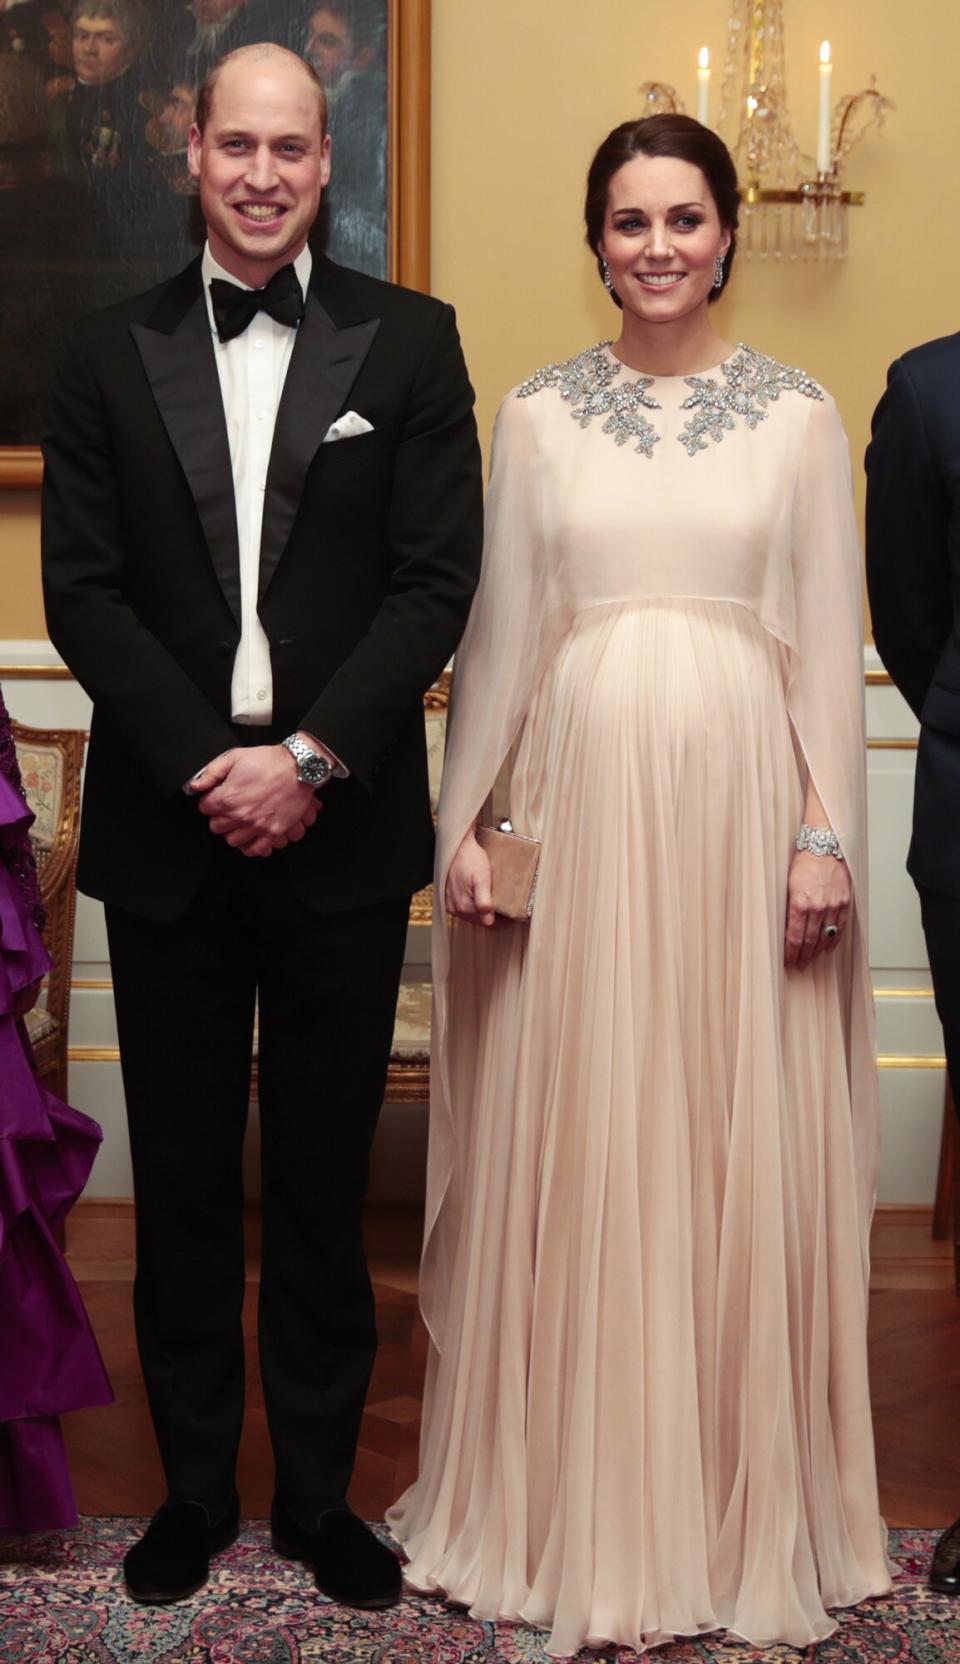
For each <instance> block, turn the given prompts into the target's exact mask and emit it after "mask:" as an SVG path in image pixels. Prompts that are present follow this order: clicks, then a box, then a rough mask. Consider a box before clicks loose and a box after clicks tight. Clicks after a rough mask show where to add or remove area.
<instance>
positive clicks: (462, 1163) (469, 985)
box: [388, 346, 890, 1657]
mask: <svg viewBox="0 0 960 1664" xmlns="http://www.w3.org/2000/svg"><path fill="white" fill-rule="evenodd" d="M620 440H623V441H624V442H622V443H621V442H619V441H620ZM488 528H489V529H488V537H487V546H486V554H485V562H484V573H483V578H482V581H481V587H480V590H479V592H478V596H477V599H476V602H475V606H474V610H473V613H472V615H471V621H470V626H469V629H468V633H467V636H466V637H465V641H464V646H463V648H462V649H461V654H460V657H459V660H458V665H457V672H456V676H455V689H454V701H453V713H452V717H451V722H450V728H449V737H448V752H447V765H446V773H445V778H444V790H443V797H442V803H441V814H440V838H439V852H438V865H437V894H438V896H439V897H442V895H443V884H444V878H445V874H446V871H447V868H448V866H449V862H450V859H451V857H452V855H453V853H454V852H455V850H456V848H457V846H458V844H459V842H460V840H461V838H462V836H463V834H464V832H465V830H466V829H467V827H468V825H469V824H471V823H472V822H473V821H474V819H475V818H476V817H477V815H478V813H479V812H480V811H481V808H482V806H483V805H484V802H485V800H486V799H487V797H488V794H489V793H490V791H491V789H492V786H493V782H494V778H495V776H496V775H497V774H498V771H500V772H501V774H502V773H503V770H502V767H501V765H503V763H504V761H505V760H507V759H509V775H510V810H511V813H512V818H513V822H514V825H515V826H516V828H517V830H519V831H522V832H525V833H529V834H532V835H534V836H537V837H539V838H540V839H542V857H541V870H540V876H539V882H538V890H537V897H536V904H535V908H534V912H533V917H532V920H531V923H530V925H529V927H525V926H523V925H509V926H506V927H504V928H502V929H499V930H497V931H496V932H491V933H487V932H484V931H481V930H479V929H477V928H475V927H470V926H467V925H459V924H458V925H456V926H454V927H452V928H451V927H450V926H449V924H448V923H447V922H445V921H443V920H442V919H441V920H439V921H438V925H437V930H436V941H435V948H436V958H435V980H436V989H437V993H436V1007H435V1036H434V1067H433V1076H434V1082H433V1101H432V1109H431V1149H430V1172H429V1193H428V1219H427V1231H428V1234H427V1242H426V1247H425V1253H424V1264H423V1281H422V1301H423V1310H424V1315H425V1318H426V1321H427V1325H428V1328H429V1331H430V1336H431V1349H430V1357H429V1366H428V1381H427V1394H426V1400H425V1405H424V1424H423V1434H422V1447H421V1465H420V1473H419V1477H418V1479H417V1481H416V1483H415V1484H414V1485H413V1486H412V1488H411V1489H410V1490H409V1491H407V1493H406V1494H405V1495H404V1496H403V1497H402V1498H401V1499H400V1501H399V1502H398V1503H397V1504H396V1505H395V1506H394V1508H393V1509H392V1510H391V1512H390V1514H389V1515H388V1520H389V1524H390V1526H391V1528H392V1530H393V1532H394V1534H395V1536H396V1537H397V1538H398V1539H399V1541H400V1542H401V1543H402V1544H403V1546H404V1548H405V1550H406V1552H407V1554H408V1556H409V1559H410V1564H409V1567H408V1568H407V1576H408V1579H409V1581H410V1583H411V1584H412V1585H413V1586H414V1587H417V1588H421V1589H425V1590H435V1591H440V1592H443V1593H444V1594H446V1595H447V1596H448V1597H449V1598H450V1599H452V1600H454V1601H457V1602H461V1603H463V1604H465V1605H466V1606H467V1607H469V1609H470V1611H471V1612H472V1613H473V1614H474V1615H475V1616H477V1617H479V1618H484V1619H495V1618H499V1619H516V1620H520V1621H525V1622H528V1623H531V1624H535V1625H541V1626H543V1627H544V1629H546V1630H548V1631H549V1637H548V1640H547V1646H548V1649H549V1651H550V1652H551V1653H553V1654H554V1655H556V1656H558V1657H563V1656H566V1655H569V1654H572V1653H574V1652H576V1651H577V1649H578V1648H579V1647H581V1646H583V1645H600V1644H602V1643H604V1642H614V1643H621V1644H623V1645H627V1646H632V1647H634V1648H637V1649H640V1648H643V1647H645V1646H654V1645H656V1644H657V1643H660V1642H663V1641H666V1640H669V1639H671V1638H672V1637H674V1636H685V1635H696V1634H699V1633H702V1632H706V1631H712V1630H716V1629H723V1628H726V1629H727V1630H729V1631H730V1632H731V1633H733V1634H736V1635H738V1636H742V1637H745V1638H746V1639H748V1640H749V1641H751V1642H753V1643H755V1644H757V1645H759V1646H765V1645H771V1644H774V1643H776V1642H786V1643H790V1644H792V1645H794V1646H806V1645H808V1644H810V1643H812V1642H815V1641H818V1640H821V1639H822V1638H824V1637H825V1636H827V1635H829V1634H830V1633H831V1631H832V1629H833V1628H834V1627H835V1623H834V1620H833V1619H832V1618H831V1616H830V1612H831V1609H833V1608H836V1607H841V1606H847V1605H850V1604H852V1603H855V1602H858V1601H861V1600H863V1599H864V1598H866V1597H868V1596H871V1595H879V1594H882V1593H883V1592H885V1591H886V1590H887V1589H888V1588H889V1586H890V1580H889V1571H888V1564H887V1560H886V1554H885V1533H884V1530H883V1526H882V1523H881V1520H880V1517H879V1510H878V1500H877V1488H876V1476H875V1465H874V1452H873V1439H872V1431H871V1419H870V1401H869V1392H868V1380H867V1358H866V1286H867V1233H868V1227H869V1219H870V1212H871V1208H872V1204H873V1192H874V1180H875V1171H876V1161H877V1146H878V1130H877V1129H878V1110H877V1083H876V1074H875V1068H874V1059H873V1035H872V1026H871V1001H870V987H869V981H868V974H867V964H868V961H867V953H866V941H865V920H864V912H863V906H864V898H865V895H866V884H865V856H864V749H863V727H862V625H861V603H860V560H859V554H858V549H857V540H856V533H855V528H854V523H853V515H852V508H851V492H850V477H849V460H848V454H847V447H846V441H845V438H844V435H843V430H842V428H841V425H840V421H839V418H838V416H837V412H836V408H835V405H834V403H833V401H832V400H831V399H830V398H829V396H828V395H826V394H824V393H823V392H822V390H821V389H820V388H819V387H817V386H816V385H815V384H814V383H812V382H810V381H809V380H808V379H807V378H806V377H803V376H801V375H799V374H798V373H797V372H793V371H786V370H785V369H784V368H783V367H782V366H779V365H777V364H775V363H773V361H771V360H769V359H766V358H763V357H762V356H761V355H759V354H756V353H753V352H751V351H750V350H749V349H740V350H738V352H737V353H736V354H735V355H734V357H733V358H732V359H731V360H728V361H727V362H726V363H725V364H724V365H723V366H720V367H718V369H717V370H715V371H713V372H710V373H709V374H708V375H707V376H705V377H701V378H695V379H694V380H692V381H687V380H685V379H681V378H665V379H664V378H658V379H657V380H655V381H649V382H648V381H647V380H646V379H645V378H640V377H638V376H637V375H636V374H635V372H632V371H629V370H627V369H625V368H620V367H619V366H618V364H617V361H616V359H615V358H614V357H613V355H612V353H610V351H609V348H608V347H606V346H603V347H600V348H596V349H591V351H590V352H588V353H586V354H584V355H582V356H581V357H580V358H579V359H578V360H576V361H571V364H570V365H567V366H561V367H552V368H551V370H550V371H548V372H545V373H543V374H541V375H540V376H539V377H536V378H534V379H533V381H532V382H531V383H527V384H525V386H524V388H522V389H520V390H519V391H518V392H516V393H514V394H512V395H511V396H509V397H508V398H507V400H506V401H505V403H504V405H503V407H502V409H501V412H500V416H499V419H498V424H497V431H496V436H495V446H494V466H493V475H492V483H491V494H490V503H489V510H488ZM808 769H809V770H810V771H812V774H813V778H814V780H815V783H816V785H817V787H818V790H819V792H820V796H821V799H822V801H823V803H824V805H825V807H826V809H827V813H828V815H829V816H830V820H831V824H832V825H833V827H834V828H835V830H836V831H837V833H838V835H839V837H840V839H841V842H842V844H843V848H844V850H845V852H846V856H847V860H848V862H849V865H850V871H851V875H852V878H853V883H854V893H855V907H854V912H853V916H852V919H851V923H850V927H849V930H848V933H847V938H846V941H845V943H844V945H843V947H842V949H841V950H840V951H839V952H837V953H836V954H835V955H832V956H823V957H820V958H818V959H817V960H816V961H815V963H814V964H813V965H812V966H811V967H810V968H809V969H807V970H805V971H802V972H796V971H793V972H786V971H785V970H784V968H783V930H784V916H785V898H786V881H787V870H788V866H789V862H790V856H791V850H792V845H793V840H794V838H795V836H796V833H797V830H798V827H799V824H800V821H801V819H802V814H803V803H804V786H805V781H806V778H807V771H808Z"/></svg>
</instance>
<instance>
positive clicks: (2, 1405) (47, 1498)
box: [0, 696, 113, 1532]
mask: <svg viewBox="0 0 960 1664" xmlns="http://www.w3.org/2000/svg"><path fill="white" fill-rule="evenodd" d="M32 820H33V815H32V814H31V812H30V810H29V809H28V808H27V805H26V803H25V802H24V798H23V792H22V789H21V784H20V772H19V769H18V766H17V756H16V751H15V750H14V745H13V736H12V733H11V729H10V721H9V718H8V716H7V711H6V707H5V705H4V703H3V698H2V696H0V1532H2V1531H50V1530H53V1529H55V1528H57V1527H62V1526H72V1525H76V1523H77V1510H76V1504H75V1502H74V1499H73V1488H72V1486H71V1483H70V1474H69V1470H68V1467H67V1459H66V1454H65V1451H64V1448H63V1439H62V1436H61V1433H60V1424H59V1421H58V1417H59V1415H60V1414H61V1412H62V1411H64V1410H77V1409H81V1408H83V1407H85V1406H88V1405H93V1404H109V1403H110V1402H111V1399H112V1396H113V1395H112V1393H111V1391H110V1383H109V1382H108V1380H107V1377H106V1373H105V1371H104V1367H103V1364H102V1362H101V1359H100V1353H99V1351H98V1350H97V1343H96V1341H95V1340H94V1338H93V1333H92V1331H91V1329H90V1325H89V1322H88V1321H87V1315H86V1312H85V1311H84V1309H83V1303H82V1301H81V1299H80V1294H79V1291H78V1289H77V1286H76V1283H75V1282H74V1280H73V1277H72V1275H71V1273H70V1270H69V1267H68V1266H67V1264H66V1261H65V1260H64V1257H63V1254H62V1253H61V1251H60V1248H59V1247H58V1245H57V1241H56V1237H55V1234H54V1233H55V1232H56V1230H57V1227H58V1226H59V1225H60V1224H61V1223H62V1221H63V1220H64V1218H65V1217H66V1215H67V1213H68V1212H69V1210H70V1208H71V1207H72V1206H73V1203H74V1202H75V1201H76V1199H77V1197H78V1196H79V1194H80V1192H81V1190H82V1189H83V1187H84V1185H85V1183H86V1181H87V1177H88V1175H89V1172H90V1168H91V1166H92V1165H93V1159H94V1156H95V1155H96V1153H97V1148H98V1146H99V1143H100V1138H101V1133H100V1128H99V1127H98V1126H97V1125H96V1123H95V1122H94V1121H91V1120H90V1119H89V1117H88V1116H86V1115H82V1114H81V1113H80V1111H79V1110H76V1109H71V1108H70V1107H69V1106H68V1105H67V1104H62V1103H60V1101H59V1099H57V1098H55V1097H54V1096H53V1093H52V1092H48V1091H47V1089H46V1088H45V1087H44V1086H42V1085H41V1083H40V1081H39V1080H38V1078H37V1075H36V1072H35V1070H34V1067H33V1058H32V1056H31V1053H30V1045H29V1042H28V1040H27V1037H26V1033H25V1031H24V1027H23V1021H22V1019H23V1016H24V1013H25V1012H27V1011H29V1010H30V1007H31V1006H32V1005H33V1003H34V1002H35V1000H36V998H37V994H38V992H39V988H40V982H41V979H42V977H43V975H44V973H45V972H46V970H47V968H48V966H49V963H50V961H49V957H48V955H47V951H46V949H45V947H44V946H43V942H42V940H41V937H40V926H41V925H42V923H43V905H42V902H41V899H40V891H39V888H38V885H37V875H36V868H35V866H34V862H33V857H32V855H31V852H30V843H29V837H28V833H29V828H30V824H31V822H32Z"/></svg>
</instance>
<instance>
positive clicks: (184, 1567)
mask: <svg viewBox="0 0 960 1664" xmlns="http://www.w3.org/2000/svg"><path fill="white" fill-rule="evenodd" d="M239 1526H240V1498H239V1497H238V1496H237V1495H236V1493H234V1497H233V1500H232V1502H231V1503H230V1506H229V1508H228V1509H227V1511H226V1513H225V1514H224V1515H223V1516H222V1518H221V1519H219V1520H218V1521H217V1522H216V1524H214V1525H211V1524H210V1518H209V1515H208V1514H207V1510H206V1508H204V1506H203V1504H202V1503H200V1502H165V1503H164V1505H163V1507H162V1508H160V1509H158V1511H157V1512H156V1513H155V1514H154V1516H153V1519H152V1520H151V1521H150V1524H149V1525H148V1526H147V1529H146V1531H145V1532H144V1534H143V1536H142V1537H141V1538H140V1541H139V1542H138V1543H134V1545H133V1548H132V1549H130V1550H129V1551H128V1553H127V1554H126V1556H125V1557H124V1562H123V1575H124V1577H125V1578H126V1581H127V1589H128V1591H129V1593H130V1594H131V1595H132V1596H133V1599H134V1600H138V1601H140V1602H142V1604H143V1605H144V1606H167V1605H169V1604H170V1603H171V1602H172V1601H175V1600H188V1599H189V1597H190V1596H191V1595H195V1594H196V1592H197V1590H198V1589H202V1588H203V1585H204V1584H205V1583H206V1581H207V1578H208V1577H209V1575H210V1556H211V1554H220V1553H222V1551H223V1550H224V1549H225V1548H229V1547H230V1544H231V1543H235V1542H236V1540H237V1532H238V1530H239Z"/></svg>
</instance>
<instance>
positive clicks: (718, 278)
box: [713, 254, 723, 289]
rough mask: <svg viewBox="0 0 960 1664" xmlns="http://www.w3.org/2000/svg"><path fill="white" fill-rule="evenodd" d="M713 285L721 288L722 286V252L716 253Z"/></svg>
mask: <svg viewBox="0 0 960 1664" xmlns="http://www.w3.org/2000/svg"><path fill="white" fill-rule="evenodd" d="M713 287H714V288H715V289H722V288H723V255H722V254H718V255H717V264H716V269H715V271H714V274H713Z"/></svg>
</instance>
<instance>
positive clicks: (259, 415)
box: [257, 410, 267, 422]
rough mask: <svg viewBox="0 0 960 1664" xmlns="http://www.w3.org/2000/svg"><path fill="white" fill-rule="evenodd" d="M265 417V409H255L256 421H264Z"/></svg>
mask: <svg viewBox="0 0 960 1664" xmlns="http://www.w3.org/2000/svg"><path fill="white" fill-rule="evenodd" d="M266 419H267V413H266V411H265V410H258V411H257V421H258V422H265V421H266Z"/></svg>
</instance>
